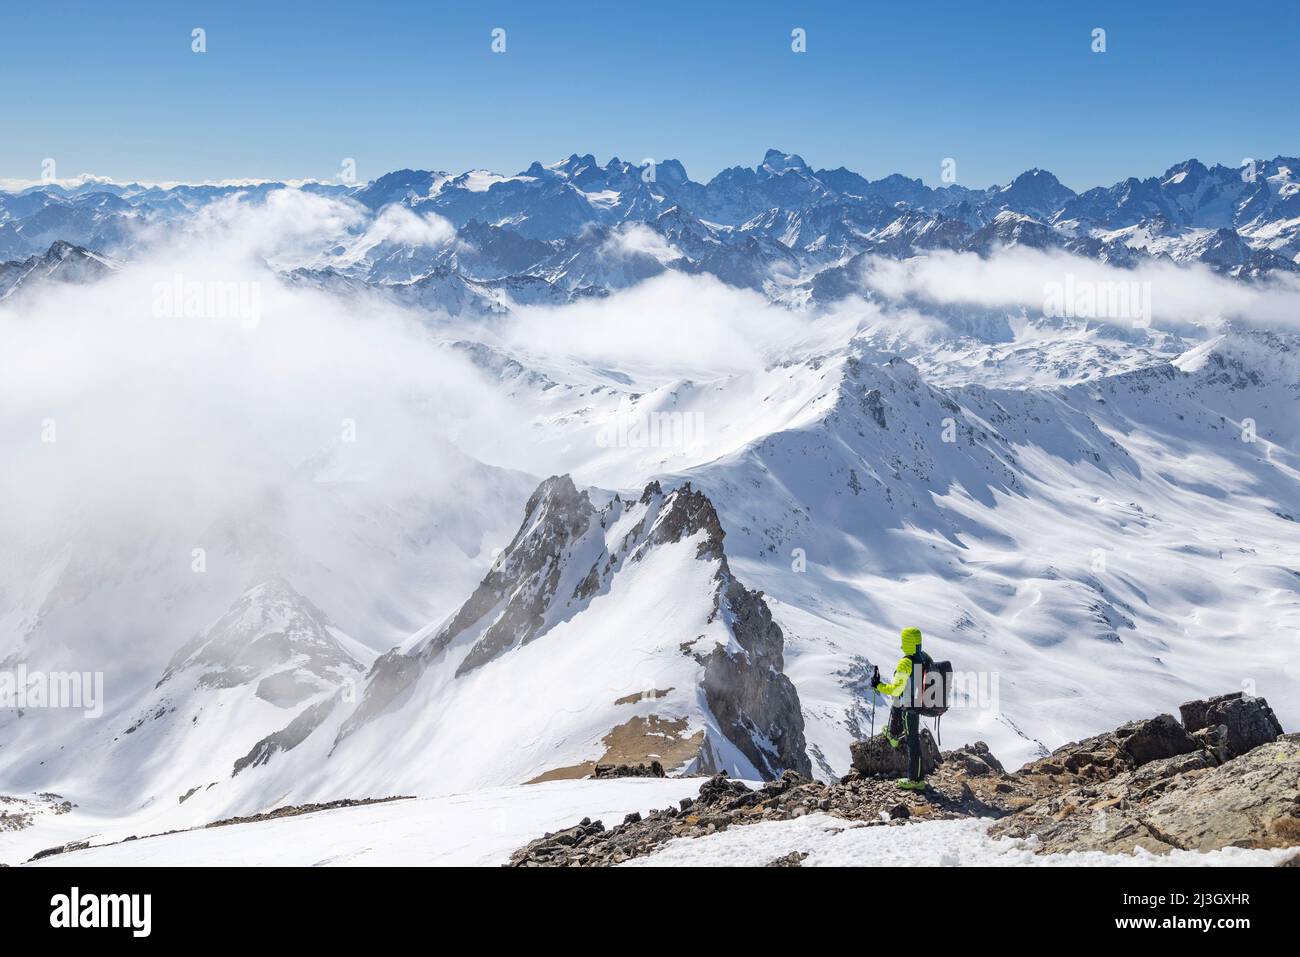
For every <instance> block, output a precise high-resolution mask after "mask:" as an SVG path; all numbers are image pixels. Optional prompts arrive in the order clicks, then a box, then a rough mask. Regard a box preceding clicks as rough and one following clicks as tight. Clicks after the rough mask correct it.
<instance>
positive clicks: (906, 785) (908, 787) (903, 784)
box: [896, 778, 925, 791]
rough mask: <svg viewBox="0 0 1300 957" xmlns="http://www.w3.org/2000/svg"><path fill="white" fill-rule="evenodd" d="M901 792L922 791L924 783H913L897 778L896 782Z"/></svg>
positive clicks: (906, 779)
mask: <svg viewBox="0 0 1300 957" xmlns="http://www.w3.org/2000/svg"><path fill="white" fill-rule="evenodd" d="M896 783H897V784H898V788H899V790H901V791H924V790H925V782H924V781H913V780H912V779H911V778H899V779H898V781H897V782H896Z"/></svg>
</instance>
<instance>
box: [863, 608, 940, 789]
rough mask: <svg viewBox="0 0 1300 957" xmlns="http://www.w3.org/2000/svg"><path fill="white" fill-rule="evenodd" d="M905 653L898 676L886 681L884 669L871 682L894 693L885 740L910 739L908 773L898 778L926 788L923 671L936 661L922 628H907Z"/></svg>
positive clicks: (893, 743)
mask: <svg viewBox="0 0 1300 957" xmlns="http://www.w3.org/2000/svg"><path fill="white" fill-rule="evenodd" d="M900 637H901V638H902V644H903V657H902V659H901V660H900V661H899V662H898V666H897V667H896V668H895V669H894V680H893V681H892V682H890V683H889V684H884V683H882V682H881V680H880V669H879V668H877V669H875V671H874V672H873V673H872V676H871V686H872V687H873V688H874V689H875V690H877V691H879V692H880V693H881V694H884V695H890V696H892V697H893V699H894V701H893V704H892V706H891V707H890V709H889V727H888V728H887V729H886V730H885V740H887V741H888V742H889V744H890V747H894V748H897V747H898V738H899V737H900V736H902V737H904V738H905V739H906V741H907V777H905V778H899V779H898V786H899V787H900V788H903V789H904V790H907V791H924V790H925V775H924V774H923V773H922V772H921V707H922V697H921V690H922V689H921V674H922V672H923V671H924V670H928V669H929V668H930V667H931V666H932V665H933V664H934V661H933V659H931V658H930V656H929V655H927V654H926V653H925V652H924V651H922V650H921V629H920V628H904V629H903V632H902V635H901V636H900Z"/></svg>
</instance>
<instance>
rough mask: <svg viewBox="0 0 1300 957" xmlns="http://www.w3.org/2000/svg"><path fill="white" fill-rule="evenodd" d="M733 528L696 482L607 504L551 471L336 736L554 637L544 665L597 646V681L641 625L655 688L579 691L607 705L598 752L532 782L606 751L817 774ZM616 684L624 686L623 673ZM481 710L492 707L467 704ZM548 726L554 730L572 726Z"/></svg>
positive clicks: (602, 759) (382, 663)
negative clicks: (505, 539) (445, 613)
mask: <svg viewBox="0 0 1300 957" xmlns="http://www.w3.org/2000/svg"><path fill="white" fill-rule="evenodd" d="M724 534H725V533H724V532H723V529H722V526H721V523H720V521H719V519H718V514H717V511H716V510H715V509H714V507H713V503H712V502H710V501H709V499H708V497H707V496H705V495H704V494H703V493H702V492H700V491H699V490H697V489H695V488H693V487H692V486H691V485H690V484H689V483H686V484H683V485H681V486H680V487H678V488H675V489H670V490H668V491H665V490H664V489H663V488H662V487H661V486H660V485H659V483H657V482H652V483H651V484H650V485H648V486H646V487H645V489H644V490H643V492H642V494H641V495H640V497H639V498H638V499H636V500H635V501H632V500H624V499H623V498H621V497H619V496H614V497H613V499H611V500H610V501H609V502H608V503H607V504H605V505H603V506H600V507H597V506H595V505H594V504H593V503H592V501H591V497H590V496H589V495H588V493H587V492H585V491H579V490H578V489H577V488H576V486H575V485H574V483H573V481H572V479H570V478H569V477H568V476H556V477H552V478H549V479H547V480H546V481H544V482H543V483H542V484H541V485H540V486H539V487H538V488H537V490H536V491H535V492H534V493H533V495H532V496H530V498H529V500H528V503H527V505H526V506H525V509H524V519H523V522H522V523H521V525H520V528H519V531H518V533H517V534H516V535H515V537H514V540H513V541H512V542H511V543H510V545H509V546H508V547H507V548H506V549H505V550H504V551H503V552H502V553H501V555H500V556H499V558H498V559H497V561H496V562H495V564H494V565H493V567H492V569H491V570H490V571H489V572H488V574H487V575H486V576H485V577H484V578H483V580H482V581H481V582H480V584H479V586H478V587H477V588H476V589H475V590H474V592H473V594H471V595H470V597H469V599H468V600H467V601H466V602H465V603H464V604H463V605H462V606H461V607H460V609H459V610H457V611H456V612H455V613H454V614H453V615H452V616H451V617H450V618H448V619H447V621H446V622H445V623H443V624H442V625H441V626H439V627H438V628H436V629H435V630H433V631H432V632H431V633H430V634H429V635H428V636H427V637H425V638H422V639H420V640H418V641H417V642H415V643H414V644H413V645H412V646H410V647H408V648H406V649H403V650H401V651H393V652H389V653H388V654H386V655H384V656H382V657H381V658H380V659H379V660H378V661H377V662H376V664H375V667H374V668H373V669H372V670H371V674H370V676H369V679H368V682H367V685H366V688H365V691H364V693H363V696H362V700H361V702H360V704H359V705H358V707H357V708H356V710H355V711H354V712H353V713H352V714H351V715H350V716H349V717H348V718H347V720H346V721H345V722H344V723H343V724H342V726H341V729H340V731H339V734H338V738H337V740H336V747H337V746H338V743H339V742H341V741H343V740H344V739H346V738H348V737H349V736H351V735H352V734H354V733H355V732H357V731H358V730H359V729H361V728H363V727H366V726H367V725H369V724H370V723H371V722H374V721H376V720H381V719H383V718H384V716H386V715H390V714H391V715H392V716H393V719H394V720H400V716H401V715H402V714H406V713H408V712H413V710H414V711H418V710H419V709H420V708H422V707H423V706H425V705H426V703H427V702H425V701H424V700H423V695H424V694H425V692H423V691H422V690H421V689H423V688H425V687H428V688H430V689H431V690H430V691H428V692H427V693H428V694H431V695H438V696H440V697H442V698H443V699H444V700H446V699H447V698H448V697H449V696H455V695H461V694H463V695H466V696H470V697H473V696H474V695H475V694H476V693H477V689H478V688H480V687H483V686H484V685H483V682H482V681H479V680H477V676H480V675H483V676H484V680H485V681H486V682H487V683H488V684H491V683H492V682H493V681H495V680H499V679H500V676H501V675H504V674H505V673H506V672H504V671H501V670H500V669H501V668H506V669H507V670H508V669H509V668H512V667H515V663H516V661H517V660H520V659H518V658H517V656H519V655H520V654H522V653H524V652H525V650H526V649H528V648H529V646H532V645H534V644H537V645H538V647H542V646H543V645H544V646H545V648H546V655H545V657H546V658H547V659H548V662H549V661H551V660H566V661H567V660H568V659H569V657H570V656H573V655H575V654H576V652H575V650H574V647H575V646H574V642H578V641H580V642H584V643H585V642H588V641H592V640H594V641H595V642H597V643H598V646H599V644H603V645H604V646H605V651H602V652H601V657H602V659H608V660H607V661H606V660H598V661H587V660H584V661H583V662H582V663H581V667H583V668H584V669H586V670H588V671H589V672H590V673H589V674H587V675H584V676H582V677H584V678H592V677H595V676H598V675H601V674H603V673H604V672H603V671H601V670H600V669H602V668H606V667H613V666H614V665H613V662H616V661H617V660H619V659H618V658H617V657H616V656H617V655H618V654H622V653H624V652H625V651H626V650H627V648H626V646H627V644H628V643H629V642H633V643H637V642H644V641H646V640H647V639H646V638H643V637H640V634H641V632H642V631H646V632H648V633H650V634H654V635H656V636H657V638H656V639H655V641H656V642H661V643H662V644H658V645H657V649H656V650H654V651H651V650H650V648H649V647H648V646H647V648H646V650H645V651H643V652H640V653H638V654H637V658H636V659H635V660H636V661H637V662H638V664H636V668H637V670H638V671H644V672H645V682H646V684H648V685H649V686H650V687H651V688H653V689H656V690H653V691H651V690H645V691H643V692H638V693H636V694H633V695H624V696H615V695H610V696H609V698H610V700H609V701H590V700H581V701H580V700H578V699H577V698H576V697H575V700H574V701H573V702H572V705H573V706H574V707H580V708H581V709H582V710H583V711H590V712H591V713H592V714H598V713H600V712H599V709H602V708H605V707H609V708H610V711H609V714H610V717H609V718H608V719H607V720H608V722H609V723H608V724H606V725H605V729H604V732H603V733H602V734H601V735H600V736H599V742H600V746H601V747H603V748H604V753H603V754H594V753H591V752H588V753H589V754H590V755H591V756H590V757H589V758H587V759H586V760H585V761H584V762H582V763H579V764H573V765H566V766H552V767H550V768H546V769H545V770H544V772H543V773H542V774H539V775H536V776H535V777H536V778H537V779H539V780H549V779H553V778H557V777H573V776H581V775H583V774H586V773H590V772H591V770H592V768H593V767H594V763H597V762H598V763H635V762H638V761H651V760H661V761H662V762H663V763H664V765H665V767H667V768H668V769H669V770H672V769H680V768H686V767H690V768H694V769H698V770H709V771H712V770H718V769H722V768H731V769H733V770H736V771H743V772H745V773H753V774H758V775H760V776H762V777H775V776H777V775H779V774H780V773H781V772H782V771H783V770H785V769H787V768H792V769H795V770H798V771H800V772H801V773H805V774H808V773H811V765H810V762H809V759H808V756H807V754H806V744H805V741H804V735H803V716H802V712H801V710H800V706H799V698H798V694H797V692H796V691H795V688H794V685H793V684H792V683H791V681H790V679H789V678H788V677H786V676H785V674H784V673H783V670H782V669H783V666H784V658H783V646H784V636H783V635H782V632H781V629H780V627H779V626H778V625H777V624H776V622H774V621H773V620H772V615H771V611H770V610H769V609H768V607H767V605H766V603H765V602H764V601H763V598H762V595H761V593H759V592H755V591H751V590H749V589H747V588H746V587H745V586H744V585H743V584H742V583H741V582H740V581H739V580H737V579H736V577H735V576H734V575H733V574H732V572H731V568H730V566H729V565H728V563H727V558H726V555H725V552H724V548H723V539H724ZM630 606H637V607H642V606H644V608H645V609H646V610H645V611H644V612H642V613H638V614H636V615H633V616H631V618H630V619H629V617H628V615H627V613H626V612H625V611H624V610H623V609H625V608H627V607H630ZM611 628H612V629H614V630H613V631H607V629H611ZM683 659H685V660H683ZM539 660H540V659H539ZM472 679H474V680H473V681H471V680H472ZM608 680H609V681H610V682H626V681H627V675H625V674H619V675H613V674H611V675H609V677H608ZM555 682H561V683H563V684H565V685H573V684H574V682H572V681H568V680H566V677H565V675H564V674H563V673H560V674H557V675H556V676H555V677H554V679H552V681H551V684H550V685H549V686H548V687H546V688H541V689H538V690H537V692H536V693H537V694H539V695H540V696H541V697H542V699H543V700H547V697H548V696H550V699H551V700H554V701H555V702H556V704H555V707H557V708H562V706H561V703H560V701H561V699H564V700H567V698H564V696H565V695H567V694H570V693H572V694H574V695H578V694H579V693H578V692H577V691H576V687H575V688H569V687H565V688H557V687H555ZM434 689H437V690H434ZM520 693H523V692H522V689H520ZM602 694H603V692H602ZM557 696H558V697H557ZM615 697H617V700H614V698H615ZM490 704H491V706H492V707H494V708H499V707H502V706H503V702H499V701H496V702H491V703H490ZM701 705H702V706H701ZM479 706H486V705H485V704H484V703H476V704H474V705H472V706H471V705H468V704H467V705H465V706H464V707H466V708H469V707H479ZM615 709H617V710H615ZM627 709H636V712H637V713H635V714H629V713H628V711H627ZM591 720H596V719H595V718H592V719H591ZM554 724H555V725H556V726H557V729H556V733H560V732H559V728H558V726H560V725H562V724H563V722H562V721H558V722H554ZM557 750H562V749H558V748H557Z"/></svg>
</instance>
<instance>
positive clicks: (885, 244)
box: [0, 150, 1300, 315]
mask: <svg viewBox="0 0 1300 957" xmlns="http://www.w3.org/2000/svg"><path fill="white" fill-rule="evenodd" d="M1298 170H1300V159H1297V158H1295V157H1285V156H1279V157H1275V158H1274V159H1272V160H1267V161H1257V162H1254V163H1252V164H1249V165H1248V166H1243V167H1242V168H1230V167H1225V166H1220V165H1215V166H1209V167H1207V166H1205V165H1204V164H1202V163H1200V162H1199V161H1197V160H1195V159H1191V160H1186V161H1184V162H1182V163H1178V164H1176V165H1174V166H1171V167H1170V168H1169V169H1168V170H1166V171H1165V172H1164V173H1163V174H1162V175H1161V176H1154V177H1148V178H1146V179H1137V178H1130V179H1127V180H1125V181H1124V182H1121V183H1117V184H1115V185H1113V186H1110V187H1097V188H1094V189H1089V190H1086V191H1084V192H1082V193H1077V194H1076V193H1075V192H1074V191H1073V190H1071V189H1069V188H1068V187H1066V186H1065V185H1063V184H1062V183H1061V182H1060V181H1059V180H1057V179H1056V177H1055V176H1053V175H1052V174H1051V173H1050V172H1048V171H1046V170H1039V169H1034V170H1029V171H1028V172H1025V173H1022V174H1021V175H1020V176H1017V177H1016V178H1015V179H1014V180H1012V181H1011V182H1010V183H1008V184H1006V185H1004V186H991V187H988V188H985V189H973V188H969V187H964V186H957V185H950V186H946V187H944V188H941V189H933V188H930V187H927V186H925V185H924V184H922V183H921V182H920V181H919V180H911V179H907V178H906V177H903V176H899V175H896V174H895V175H891V176H887V177H884V178H882V179H879V180H867V179H866V178H864V177H862V176H860V175H858V174H856V173H853V172H851V171H849V170H847V169H844V168H839V169H835V170H816V171H814V170H813V169H811V168H810V167H809V166H808V164H807V163H805V162H804V160H803V159H802V158H801V157H799V156H798V155H796V154H793V153H784V152H782V151H780V150H768V151H767V153H766V155H765V156H764V157H763V159H762V161H761V162H760V163H759V164H758V165H757V166H756V167H753V168H750V167H745V166H736V167H731V168H729V169H726V170H723V171H722V172H720V173H718V174H717V175H716V176H715V177H713V178H712V179H711V180H709V181H708V182H707V183H698V182H695V181H693V180H691V179H690V178H689V177H688V176H687V175H686V171H685V169H684V168H683V167H682V165H681V164H680V163H679V162H677V161H675V160H665V161H662V162H658V163H648V162H647V163H642V164H632V163H628V162H625V161H623V160H620V159H618V158H617V157H615V158H613V159H611V160H610V161H609V162H607V163H606V164H605V165H603V166H602V165H600V163H599V162H598V161H597V160H596V159H595V157H593V156H592V155H590V154H586V155H581V156H580V155H578V154H573V155H570V156H569V157H568V158H567V159H565V160H562V161H560V162H558V163H552V164H549V165H543V164H541V163H533V164H532V165H531V166H529V167H528V168H527V169H526V170H523V171H522V172H520V173H518V174H515V175H513V176H507V175H500V174H497V173H489V172H485V171H482V170H471V171H468V172H465V173H461V174H458V175H456V174H451V173H448V172H437V171H429V170H399V171H395V172H392V173H388V174H385V175H384V176H381V177H379V178H378V179H376V180H374V181H372V182H370V183H367V184H365V185H359V186H347V185H343V184H319V183H315V184H306V185H304V186H301V187H297V188H301V189H303V190H304V191H307V192H309V193H311V194H312V195H314V196H317V197H320V198H328V199H331V200H334V201H337V202H338V203H340V204H343V205H344V207H345V208H346V209H347V210H348V211H349V212H348V215H347V216H346V217H344V218H345V219H349V220H350V222H349V224H348V226H347V230H346V233H345V234H344V235H341V236H335V237H331V238H330V239H329V240H328V241H327V242H323V243H322V245H321V247H320V248H319V249H318V250H317V251H316V254H315V255H314V256H311V257H308V258H306V259H303V260H301V261H299V262H297V263H295V264H293V265H292V266H290V267H289V268H291V269H292V268H297V269H298V270H299V272H297V273H295V278H298V279H300V280H303V281H309V282H313V283H316V284H318V285H324V286H335V287H337V286H338V285H340V284H343V283H355V284H360V285H363V286H377V287H381V288H383V289H384V290H386V291H391V292H392V294H393V295H394V296H396V297H397V298H398V299H399V300H400V301H403V302H407V303H414V304H417V305H420V306H422V307H433V308H441V309H445V310H447V311H448V312H450V313H452V314H453V315H460V314H466V313H468V314H485V313H499V312H501V311H503V310H507V309H509V308H510V306H511V305H512V304H515V303H518V304H530V303H563V302H569V301H574V300H577V299H581V298H584V297H589V296H591V295H604V294H607V293H609V292H610V291H613V290H617V289H621V288H624V287H626V286H628V285H631V284H634V283H636V282H638V281H640V280H642V279H645V278H647V277H649V276H651V275H655V274H657V273H659V272H662V271H663V270H665V269H668V270H676V271H680V272H684V273H689V274H697V273H707V274H710V275H713V276H716V277H718V278H719V279H721V280H722V281H723V282H725V283H727V284H729V285H732V286H736V287H740V288H749V289H754V290H758V291H761V292H764V293H765V294H767V295H769V296H770V297H771V298H773V299H776V300H781V301H801V300H800V297H794V299H793V300H791V297H790V295H789V290H788V288H787V287H788V286H789V285H790V284H792V283H793V284H796V285H798V286H800V287H803V288H807V289H811V290H812V293H813V294H812V296H811V298H812V300H813V301H821V302H826V301H831V300H832V299H833V298H840V297H842V296H843V295H845V294H847V293H849V292H852V291H860V285H859V284H858V283H857V282H856V276H855V274H854V272H853V270H849V271H848V272H846V270H845V267H846V265H849V264H851V263H852V262H853V261H854V260H855V259H856V258H857V257H861V256H863V255H873V256H886V257H894V258H906V257H909V256H913V255H916V254H918V253H922V252H925V251H927V250H934V249H948V250H957V251H970V252H976V253H979V254H981V255H987V254H988V253H989V252H991V251H992V250H994V249H997V248H1001V247H1007V246H1012V247H1015V246H1024V247H1029V248H1034V249H1061V250H1067V251H1070V252H1073V253H1077V254H1079V255H1084V256H1087V257H1090V258H1093V259H1097V260H1100V261H1102V262H1106V263H1112V264H1115V265H1119V266H1122V267H1131V266H1133V265H1135V264H1138V263H1141V262H1148V261H1167V260H1170V259H1172V260H1174V261H1177V262H1199V263H1204V264H1206V265H1207V266H1209V267H1210V268H1212V269H1213V270H1215V271H1217V272H1220V273H1223V274H1225V275H1229V276H1233V277H1240V278H1244V279H1255V278H1259V277H1261V276H1266V275H1270V274H1277V273H1295V272H1297V271H1300V265H1297V260H1298V259H1300V178H1298V177H1300V173H1297V171H1298ZM284 188H286V187H285V185H284V184H279V183H259V184H255V185H250V186H244V187H238V186H172V187H168V188H161V187H156V186H154V187H145V186H140V185H135V184H131V185H112V184H97V183H93V182H91V183H83V184H81V185H79V186H78V187H76V188H75V189H65V188H63V187H60V186H58V185H56V184H49V185H42V186H35V187H31V188H29V189H26V190H24V191H22V192H19V193H5V194H0V258H10V259H14V260H26V259H28V258H29V257H32V256H41V255H45V254H46V251H47V250H48V249H49V248H50V244H51V243H54V242H56V241H64V242H71V243H74V244H77V245H80V246H82V247H85V248H87V249H90V250H94V251H95V252H96V253H98V254H100V255H102V256H109V257H116V258H131V257H133V256H139V255H142V254H144V253H145V252H146V251H147V250H148V249H149V248H151V246H153V245H156V244H157V243H158V242H160V241H165V238H164V237H165V236H166V235H167V232H168V229H169V228H174V227H175V226H176V224H178V223H180V222H183V221H184V220H185V219H186V218H187V217H191V216H193V215H195V214H196V213H197V212H199V211H202V210H205V209H219V208H221V206H222V204H226V203H229V202H231V201H232V200H234V199H235V198H240V197H242V198H243V199H244V200H245V201H252V202H259V201H266V200H267V198H268V197H271V196H272V195H273V194H274V193H275V192H276V191H277V190H281V189H284ZM431 224H436V225H431ZM11 269H12V264H11ZM390 287H391V288H390Z"/></svg>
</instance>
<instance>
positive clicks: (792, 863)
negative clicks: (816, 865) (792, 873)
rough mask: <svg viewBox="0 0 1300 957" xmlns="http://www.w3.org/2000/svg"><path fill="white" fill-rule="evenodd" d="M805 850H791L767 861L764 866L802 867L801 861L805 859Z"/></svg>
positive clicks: (806, 855)
mask: <svg viewBox="0 0 1300 957" xmlns="http://www.w3.org/2000/svg"><path fill="white" fill-rule="evenodd" d="M807 858H808V852H807V851H791V852H790V853H789V854H786V855H784V856H782V857H778V858H776V859H775V860H771V861H768V862H767V863H766V864H764V865H763V866H764V867H803V862H804V861H805V860H807Z"/></svg>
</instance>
